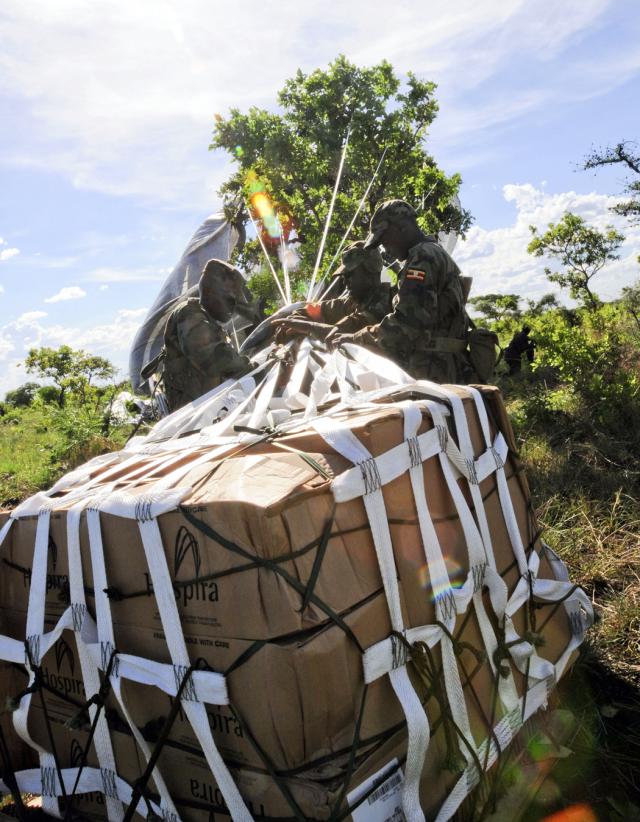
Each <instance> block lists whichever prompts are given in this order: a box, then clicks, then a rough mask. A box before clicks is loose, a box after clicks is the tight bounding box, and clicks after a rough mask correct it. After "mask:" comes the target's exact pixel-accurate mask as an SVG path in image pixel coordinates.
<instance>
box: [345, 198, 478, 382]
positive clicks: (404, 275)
mask: <svg viewBox="0 0 640 822" xmlns="http://www.w3.org/2000/svg"><path fill="white" fill-rule="evenodd" d="M380 245H382V246H384V249H385V252H386V256H387V258H389V259H397V260H399V261H401V262H402V267H401V269H400V274H399V276H398V293H397V295H396V296H395V297H394V300H393V310H392V311H390V312H389V313H388V314H387V315H386V316H385V317H383V318H382V319H381V320H380V322H378V323H377V324H375V325H370V326H369V327H367V328H364V329H362V330H361V331H358V332H356V333H354V334H341V335H339V336H337V337H336V338H335V340H334V342H336V343H337V344H341V343H347V342H352V343H356V344H357V345H363V346H366V347H369V348H373V349H379V350H380V352H381V353H383V354H386V355H387V356H388V357H390V358H391V359H393V360H395V361H396V362H397V363H398V364H399V365H400V366H401V367H402V368H404V369H405V370H406V371H407V372H408V373H410V374H411V375H412V376H414V377H416V378H417V379H427V380H433V381H435V382H448V383H461V382H469V381H470V380H471V379H473V378H474V374H473V369H472V368H471V365H470V363H469V359H468V356H467V328H468V322H467V316H466V312H465V292H464V286H463V282H462V278H461V275H460V269H459V268H458V266H457V265H456V264H455V262H454V261H453V259H452V258H451V257H450V255H449V254H448V253H447V252H446V251H445V250H444V248H442V246H441V245H439V243H438V242H437V239H436V237H434V236H432V235H426V234H424V233H423V231H422V230H421V229H420V227H419V226H418V221H417V214H416V212H415V210H414V209H413V208H412V207H411V206H410V205H409V203H405V202H404V201H403V200H388V201H387V202H385V203H383V204H382V205H381V206H380V207H379V208H378V210H377V211H376V212H375V214H374V215H373V217H372V219H371V233H370V235H369V237H368V238H367V240H366V242H365V244H364V248H365V249H369V248H377V247H379V246H380Z"/></svg>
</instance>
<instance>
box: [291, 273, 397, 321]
mask: <svg viewBox="0 0 640 822" xmlns="http://www.w3.org/2000/svg"><path fill="white" fill-rule="evenodd" d="M392 297H393V292H392V288H391V285H390V284H389V283H378V285H376V286H375V288H374V289H373V290H372V292H371V294H370V295H369V297H367V299H366V300H365V301H364V302H358V301H357V300H356V299H355V298H354V297H352V296H351V295H350V294H349V293H345V294H342V295H341V296H340V297H336V299H334V300H323V301H322V302H319V303H310V304H309V305H308V306H307V308H306V314H307V316H308V317H309V318H310V319H313V320H316V321H317V322H322V323H327V324H328V325H337V326H338V328H339V329H340V331H341V332H342V333H345V334H346V333H352V332H354V331H359V330H360V329H361V328H364V327H365V326H367V325H370V324H371V323H377V322H380V320H381V319H382V318H383V317H384V316H385V315H386V314H388V313H389V312H390V311H391V309H392V303H391V301H392Z"/></svg>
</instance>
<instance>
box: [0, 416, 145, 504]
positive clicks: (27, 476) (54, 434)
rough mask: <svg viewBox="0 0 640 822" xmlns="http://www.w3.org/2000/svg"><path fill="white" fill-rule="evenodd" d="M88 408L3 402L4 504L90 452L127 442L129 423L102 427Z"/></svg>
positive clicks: (0, 489) (0, 498)
mask: <svg viewBox="0 0 640 822" xmlns="http://www.w3.org/2000/svg"><path fill="white" fill-rule="evenodd" d="M102 428H103V425H102V417H101V416H100V415H97V414H95V413H92V412H91V411H90V410H87V409H78V408H69V409H66V410H64V411H61V410H59V409H55V408H51V407H42V406H37V405H36V406H34V407H31V408H9V407H5V413H4V415H3V416H0V507H12V506H14V505H17V503H18V502H20V501H21V500H23V499H25V498H26V497H28V496H29V495H31V494H34V493H35V492H36V491H38V490H41V489H45V488H48V487H49V486H50V485H52V484H53V483H54V482H55V481H56V479H58V477H60V476H62V475H63V474H64V473H66V472H67V471H70V470H71V469H72V468H75V467H76V466H77V465H81V464H82V463H84V462H86V461H87V460H89V459H91V457H94V456H96V455H97V454H102V453H105V452H107V451H113V450H116V449H118V448H120V447H122V445H123V444H124V442H125V440H126V437H127V436H128V434H129V430H130V427H129V426H124V427H121V428H114V429H111V430H110V432H109V435H108V436H105V435H104V434H103V433H102Z"/></svg>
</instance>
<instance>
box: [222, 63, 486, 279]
mask: <svg viewBox="0 0 640 822" xmlns="http://www.w3.org/2000/svg"><path fill="white" fill-rule="evenodd" d="M435 88H436V86H435V84H434V83H431V82H426V81H421V80H418V79H417V78H416V77H415V76H414V75H413V74H411V73H409V75H408V80H407V84H406V88H404V89H401V87H400V81H399V79H398V78H397V77H396V75H395V74H394V72H393V68H392V66H391V65H390V64H389V63H387V62H382V63H379V64H378V65H376V66H372V67H371V68H359V67H357V66H355V65H354V64H353V63H350V62H349V61H348V60H347V59H346V58H345V57H343V56H340V57H338V58H337V59H336V60H335V61H334V62H333V63H331V64H330V65H329V67H328V69H326V70H320V69H318V70H316V71H314V72H312V73H311V74H304V73H303V72H302V71H298V72H297V73H296V75H295V77H293V78H291V79H290V80H287V81H286V83H285V84H284V87H283V88H282V90H281V91H280V92H279V94H278V103H279V106H280V112H279V113H273V112H269V111H266V110H264V109H259V108H251V109H249V112H248V113H246V114H244V113H241V112H240V111H239V110H238V109H231V111H230V113H229V116H228V117H227V118H226V119H225V118H223V117H221V116H220V115H217V117H216V123H215V128H214V134H213V141H212V143H211V146H210V148H211V149H218V148H220V149H224V150H226V151H227V152H229V154H231V156H232V157H233V159H234V161H235V163H236V169H235V170H234V172H233V173H232V175H231V177H230V178H229V179H228V180H226V182H225V183H224V184H223V185H222V187H221V189H220V193H221V195H222V196H223V199H224V202H225V210H226V213H227V215H228V216H229V217H230V218H232V219H234V218H236V219H239V220H240V221H241V222H243V223H246V222H247V221H248V215H247V214H246V211H243V203H246V202H250V204H251V205H250V208H251V211H252V215H253V216H254V218H255V219H256V221H257V223H258V227H259V230H260V231H261V235H262V236H263V238H264V241H265V244H266V245H267V247H268V248H269V253H270V254H271V255H273V256H275V255H276V254H277V253H278V248H279V244H280V236H279V235H280V227H281V229H282V233H283V235H284V236H285V238H286V239H288V240H289V239H290V240H291V241H292V242H296V243H297V250H298V254H299V258H300V266H299V271H300V272H301V273H300V274H299V275H298V276H299V277H302V276H304V277H308V276H309V273H310V272H311V270H312V269H313V267H314V262H315V258H316V254H317V251H318V248H319V246H320V241H321V237H322V233H323V227H324V224H325V220H326V217H327V213H328V211H329V206H330V202H331V197H332V192H333V188H334V185H335V182H336V178H337V175H338V169H339V165H340V159H341V156H342V149H343V144H344V140H345V136H346V134H347V131H348V130H349V127H351V132H350V139H349V145H348V149H347V152H346V155H345V163H344V169H343V174H342V179H341V183H340V188H339V194H338V196H337V199H336V203H335V210H334V214H333V219H332V224H331V225H332V228H331V232H330V233H329V236H328V239H327V244H326V253H325V256H324V270H326V267H327V266H328V264H329V262H330V261H331V259H332V257H333V255H334V253H335V252H336V250H337V248H338V246H339V243H340V239H341V238H342V236H343V234H344V233H345V232H346V230H347V228H348V226H349V223H350V221H351V219H352V218H353V216H354V214H355V212H356V209H357V207H358V203H359V202H360V199H361V198H362V196H363V195H364V193H365V191H366V189H367V186H368V185H369V183H370V181H371V179H372V177H373V175H374V172H375V170H376V167H377V165H378V163H379V161H380V159H381V157H382V155H383V152H385V151H386V153H385V155H384V161H383V162H382V163H381V166H380V170H379V173H378V175H377V176H376V179H375V181H374V182H373V184H372V186H371V189H370V191H369V194H368V196H367V198H366V202H365V204H364V207H363V209H362V211H361V213H360V214H359V216H358V218H357V219H356V222H355V225H354V227H353V230H352V231H351V233H350V236H349V240H354V239H357V238H358V237H363V236H364V235H365V234H366V232H367V231H368V226H369V221H370V219H371V216H372V214H373V212H374V211H375V209H376V207H377V206H378V205H379V204H380V203H381V202H382V201H383V200H384V199H388V198H392V197H400V198H403V199H405V200H408V201H409V202H410V203H412V204H413V205H414V206H415V207H416V208H417V210H418V212H419V215H420V222H421V224H422V226H423V227H424V228H425V229H426V230H428V231H437V230H438V229H440V228H441V227H444V228H445V229H447V230H455V231H457V232H460V233H463V232H464V230H465V229H466V228H467V227H468V226H469V225H470V223H471V217H470V215H469V213H468V212H467V211H464V210H460V209H458V208H456V207H455V205H454V198H455V195H456V192H457V191H458V188H459V186H460V176H459V175H457V174H454V175H452V176H447V175H446V174H445V173H444V172H443V171H442V170H441V169H440V168H438V166H437V165H436V162H435V161H434V159H433V158H432V157H431V156H430V155H429V154H428V153H427V152H426V150H425V147H424V137H425V135H426V133H427V130H428V128H429V126H430V125H431V123H432V122H433V120H434V118H435V116H436V113H437V111H438V104H437V102H436V100H435V96H434V93H435ZM276 214H277V216H278V218H279V224H278V221H277V220H276ZM259 253H260V252H259V247H258V245H257V243H256V242H253V243H248V244H246V246H245V247H244V248H243V249H242V251H241V252H240V254H239V260H240V263H241V264H243V265H244V266H245V267H253V266H255V264H256V261H257V260H258V258H259Z"/></svg>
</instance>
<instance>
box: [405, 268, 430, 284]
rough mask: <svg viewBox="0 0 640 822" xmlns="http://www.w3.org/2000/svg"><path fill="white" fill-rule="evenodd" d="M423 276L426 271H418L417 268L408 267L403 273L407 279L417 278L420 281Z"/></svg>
mask: <svg viewBox="0 0 640 822" xmlns="http://www.w3.org/2000/svg"><path fill="white" fill-rule="evenodd" d="M425 277H426V272H425V271H420V269H419V268H410V269H408V271H407V273H406V275H405V278H406V279H407V280H419V281H420V282H422V281H423V280H424V278H425Z"/></svg>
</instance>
